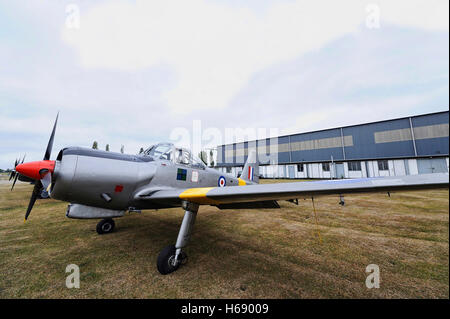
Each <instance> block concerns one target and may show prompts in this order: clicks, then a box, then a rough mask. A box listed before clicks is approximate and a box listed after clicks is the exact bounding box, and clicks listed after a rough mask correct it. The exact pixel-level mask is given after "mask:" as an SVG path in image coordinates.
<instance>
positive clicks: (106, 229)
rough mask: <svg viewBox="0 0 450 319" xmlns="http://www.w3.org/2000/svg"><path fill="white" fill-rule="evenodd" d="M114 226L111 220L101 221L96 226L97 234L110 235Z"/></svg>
mask: <svg viewBox="0 0 450 319" xmlns="http://www.w3.org/2000/svg"><path fill="white" fill-rule="evenodd" d="M115 226H116V223H114V220H112V219H111V218H106V219H102V220H101V221H100V222H99V223H98V224H97V233H99V234H100V235H102V234H109V233H112V232H113V231H114V227H115Z"/></svg>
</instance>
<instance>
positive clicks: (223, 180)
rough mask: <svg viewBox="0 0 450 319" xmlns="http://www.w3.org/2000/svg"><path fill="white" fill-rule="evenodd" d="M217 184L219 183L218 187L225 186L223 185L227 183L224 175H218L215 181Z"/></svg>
mask: <svg viewBox="0 0 450 319" xmlns="http://www.w3.org/2000/svg"><path fill="white" fill-rule="evenodd" d="M217 184H218V185H219V187H225V185H227V181H226V179H225V177H223V176H220V177H219V180H218V181H217Z"/></svg>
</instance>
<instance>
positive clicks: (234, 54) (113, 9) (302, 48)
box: [62, 0, 448, 113]
mask: <svg viewBox="0 0 450 319" xmlns="http://www.w3.org/2000/svg"><path fill="white" fill-rule="evenodd" d="M367 3H369V2H364V1H360V0H354V1H346V2H338V1H289V2H282V3H281V2H274V3H273V4H272V5H271V6H269V8H268V9H267V10H266V11H265V12H264V13H262V14H257V13H255V12H254V11H252V10H250V9H249V8H247V7H236V6H230V5H225V4H222V3H218V2H212V1H206V0H193V1H183V0H172V1H136V2H135V3H129V2H123V1H119V2H114V3H103V4H100V5H98V6H96V7H93V8H91V9H89V10H88V11H87V12H84V13H83V12H82V16H81V27H80V29H68V28H63V31H62V37H63V39H64V41H65V42H66V43H67V44H68V45H70V46H71V47H73V48H74V49H75V50H76V51H77V52H78V54H79V57H80V61H81V64H82V65H83V66H84V67H86V68H104V69H113V70H124V71H130V70H136V69H143V68H149V67H154V66H156V65H159V64H161V63H163V64H167V65H169V66H170V67H172V68H173V70H174V72H175V73H176V77H177V79H176V84H174V86H173V87H170V88H167V91H166V92H165V99H166V101H167V105H168V106H169V108H170V109H171V110H172V111H174V112H178V113H180V112H183V113H188V112H189V111H192V110H195V109H211V108H223V107H225V106H227V105H228V103H229V102H230V100H231V99H232V97H233V96H234V95H235V94H236V93H237V92H238V91H239V90H240V89H241V88H242V87H243V86H244V85H245V84H246V83H247V82H248V80H249V79H250V77H251V76H252V74H254V73H255V72H257V71H260V70H263V69H264V68H266V67H268V66H270V65H273V64H275V63H280V62H282V61H286V60H289V59H292V58H294V57H296V56H299V55H300V54H303V53H305V52H310V51H312V50H317V49H319V48H321V47H323V46H324V45H325V44H327V43H329V42H330V41H332V40H334V39H337V38H339V37H341V36H343V35H346V34H348V33H352V32H357V30H358V27H360V26H361V25H362V24H363V23H364V22H365V19H366V18H367V14H368V13H367V12H366V10H365V8H366V5H367ZM380 8H381V19H382V23H383V21H385V22H387V23H390V24H400V25H407V26H413V27H418V28H427V29H438V30H441V29H447V30H448V2H447V1H433V3H431V4H430V3H429V2H427V1H381V2H380ZM445 8H447V9H445Z"/></svg>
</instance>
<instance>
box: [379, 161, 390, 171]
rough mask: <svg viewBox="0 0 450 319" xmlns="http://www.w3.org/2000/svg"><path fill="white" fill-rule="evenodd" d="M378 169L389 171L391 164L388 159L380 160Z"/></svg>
mask: <svg viewBox="0 0 450 319" xmlns="http://www.w3.org/2000/svg"><path fill="white" fill-rule="evenodd" d="M378 170H379V171H387V170H389V165H388V161H387V160H383V161H378Z"/></svg>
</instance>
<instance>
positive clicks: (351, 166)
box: [347, 162, 361, 171]
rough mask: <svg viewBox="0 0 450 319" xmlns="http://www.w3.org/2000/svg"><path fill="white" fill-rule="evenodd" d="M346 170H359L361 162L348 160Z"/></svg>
mask: <svg viewBox="0 0 450 319" xmlns="http://www.w3.org/2000/svg"><path fill="white" fill-rule="evenodd" d="M347 164H348V170H349V171H360V170H361V162H348V163H347Z"/></svg>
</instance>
